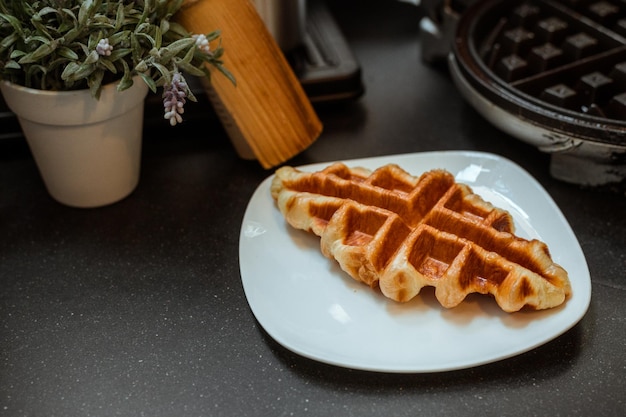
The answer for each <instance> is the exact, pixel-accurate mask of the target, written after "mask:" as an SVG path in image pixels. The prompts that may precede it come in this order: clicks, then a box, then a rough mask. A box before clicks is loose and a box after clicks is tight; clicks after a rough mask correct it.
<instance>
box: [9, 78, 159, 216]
mask: <svg viewBox="0 0 626 417" xmlns="http://www.w3.org/2000/svg"><path fill="white" fill-rule="evenodd" d="M116 88H117V85H116V84H109V85H106V86H104V87H103V89H102V93H101V96H100V99H99V100H96V99H94V98H93V97H92V96H91V94H90V92H89V91H88V90H78V91H60V92H57V91H43V90H35V89H32V88H26V87H22V86H19V85H15V84H11V83H9V82H6V81H2V82H0V89H1V90H2V95H3V97H4V100H5V102H6V103H7V105H8V106H9V108H10V109H11V111H13V112H14V113H15V114H16V115H17V117H18V120H19V122H20V125H21V127H22V131H23V132H24V135H25V136H26V140H27V142H28V145H29V147H30V149H31V152H32V154H33V157H34V159H35V162H36V163H37V167H38V168H39V172H40V173H41V176H42V178H43V181H44V183H45V185H46V188H47V190H48V192H49V193H50V195H51V196H52V197H53V198H54V199H55V200H57V201H58V202H60V203H63V204H66V205H68V206H73V207H85V208H86V207H100V206H104V205H108V204H112V203H115V202H117V201H119V200H121V199H123V198H124V197H126V196H128V195H129V194H130V193H131V192H132V191H133V190H134V189H135V188H136V186H137V183H138V182H139V171H140V164H141V142H142V131H143V110H144V100H145V97H146V95H147V93H148V87H147V85H146V84H145V83H144V82H143V81H142V80H141V79H140V78H139V77H137V78H135V79H134V84H133V86H132V87H131V88H129V89H128V90H125V91H122V92H118V91H117V89H116Z"/></svg>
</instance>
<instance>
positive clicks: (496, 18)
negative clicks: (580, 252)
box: [420, 0, 626, 189]
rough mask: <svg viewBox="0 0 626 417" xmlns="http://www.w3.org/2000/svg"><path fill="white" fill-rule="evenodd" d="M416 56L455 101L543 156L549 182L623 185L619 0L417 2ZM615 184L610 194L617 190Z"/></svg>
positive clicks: (625, 92) (623, 14)
mask: <svg viewBox="0 0 626 417" xmlns="http://www.w3.org/2000/svg"><path fill="white" fill-rule="evenodd" d="M422 6H423V7H424V8H425V11H426V13H425V17H424V18H423V19H422V21H421V22H420V31H421V34H422V35H423V40H422V41H423V49H422V53H423V59H424V60H425V61H426V62H430V63H434V62H436V61H440V60H446V61H447V63H448V68H449V70H450V75H451V77H452V80H453V81H454V83H455V85H456V86H457V88H458V90H459V91H460V92H461V94H462V96H463V97H464V98H465V99H466V100H467V101H468V102H469V103H470V104H471V105H472V106H473V107H474V108H475V109H476V110H477V111H478V112H479V113H480V114H481V115H482V116H483V117H485V118H486V119H487V120H489V121H490V122H491V123H492V124H493V125H494V126H496V127H497V128H499V129H501V130H502V131H504V132H506V133H508V134H510V135H511V136H513V137H516V138H518V139H520V140H522V141H525V142H527V143H530V144H532V145H533V146H536V147H537V148H538V149H539V150H541V151H543V152H547V153H549V154H550V173H551V175H552V176H553V177H554V178H557V179H559V180H563V181H566V182H570V183H575V184H580V185H584V186H592V187H604V186H608V188H611V189H622V188H623V185H624V184H626V1H624V0H612V1H598V0H561V1H554V0H478V1H423V2H422ZM616 185H617V187H615V186H616Z"/></svg>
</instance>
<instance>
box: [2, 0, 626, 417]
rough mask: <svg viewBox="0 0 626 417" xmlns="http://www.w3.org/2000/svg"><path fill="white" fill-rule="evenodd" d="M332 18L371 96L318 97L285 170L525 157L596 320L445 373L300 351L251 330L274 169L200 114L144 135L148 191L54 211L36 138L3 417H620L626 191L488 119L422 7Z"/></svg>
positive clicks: (22, 196)
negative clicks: (556, 160)
mask: <svg viewBox="0 0 626 417" xmlns="http://www.w3.org/2000/svg"><path fill="white" fill-rule="evenodd" d="M330 8H331V11H332V12H333V14H334V16H335V18H336V20H337V22H338V23H339V25H340V27H341V29H342V31H343V33H344V35H345V37H346V39H347V41H348V43H349V45H350V47H351V48H352V51H353V52H354V54H355V56H356V57H357V59H358V61H359V63H360V64H361V68H362V80H363V83H364V85H365V94H364V95H363V96H362V97H361V98H359V99H357V100H351V101H348V102H345V103H336V104H333V105H320V106H319V107H318V113H319V116H320V118H321V119H322V121H323V123H324V132H323V134H322V136H321V137H320V138H319V139H318V140H317V141H316V142H315V143H314V144H313V145H312V146H311V147H310V148H309V149H308V150H306V151H305V152H303V153H302V154H300V155H298V156H297V157H295V158H293V160H291V161H288V163H289V164H290V165H301V164H306V163H314V162H325V161H330V160H338V159H353V158H362V157H371V156H378V155H391V154H398V153H410V152H420V151H432V150H477V151H484V152H491V153H495V154H497V155H501V156H503V157H506V158H508V159H510V160H512V161H514V162H516V163H517V164H519V165H520V166H522V167H523V168H524V169H526V170H527V171H528V172H529V173H530V174H531V175H532V176H533V177H534V178H536V179H537V180H538V181H539V183H541V185H542V186H543V187H544V188H545V189H546V190H547V192H548V193H549V194H550V195H551V196H552V198H553V199H554V201H555V202H556V204H557V205H558V206H559V208H560V209H561V210H562V212H563V213H564V215H565V217H566V219H567V220H568V222H569V223H570V225H571V227H572V229H573V230H574V232H575V234H576V237H577V238H578V240H579V242H580V245H581V247H582V249H583V251H584V253H585V256H586V259H587V263H588V266H589V270H590V273H591V279H592V298H591V305H590V308H589V310H588V312H587V314H586V315H585V317H583V319H582V320H581V321H580V322H579V323H578V324H577V325H576V326H574V327H573V328H572V329H571V330H569V331H567V332H566V333H565V334H563V335H561V336H560V337H558V338H556V339H554V340H553V341H551V342H549V343H547V344H545V345H543V346H540V347H538V348H536V349H534V350H532V351H529V352H527V353H524V354H521V355H519V356H516V357H513V358H509V359H506V360H502V361H499V362H495V363H492V364H487V365H483V366H479V367H475V368H470V369H466V370H458V371H450V372H442V373H426V374H423V373H422V374H392V373H390V374H387V373H376V372H366V371H357V370H350V369H345V368H341V367H335V366H332V365H327V364H323V363H319V362H316V361H313V360H310V359H306V358H303V357H301V356H299V355H297V354H294V353H292V352H290V351H289V350H287V349H285V348H283V347H282V346H281V345H279V344H278V343H276V342H275V341H274V340H273V339H272V338H271V337H270V336H269V335H268V334H267V333H266V332H265V331H264V330H263V329H262V328H261V326H260V325H259V323H258V322H257V321H256V320H255V317H254V316H253V313H252V311H251V310H250V308H249V306H248V303H247V301H246V297H245V295H244V292H243V288H242V284H241V277H240V274H239V259H238V245H239V232H240V227H241V221H242V218H243V215H244V212H245V209H246V205H247V203H248V201H249V199H250V197H251V196H252V193H253V192H254V190H255V189H256V187H257V186H258V185H259V184H260V182H261V181H262V180H263V179H265V178H266V177H267V176H269V175H270V174H271V173H272V171H271V170H270V171H266V170H264V169H262V168H261V167H260V165H259V164H258V163H257V162H256V161H244V160H241V159H239V158H238V157H237V155H236V154H235V152H234V150H233V148H232V146H231V144H230V142H229V141H228V139H227V137H226V136H225V134H224V132H223V130H222V129H221V127H220V125H219V123H218V122H217V121H216V118H215V117H214V116H212V115H211V110H210V108H208V106H207V105H206V103H204V104H202V103H201V104H199V106H206V109H205V110H206V114H207V116H206V119H203V118H197V117H195V118H194V117H192V116H193V115H192V116H190V120H188V121H187V122H186V124H183V125H181V126H177V127H175V128H171V129H170V128H169V126H165V125H161V124H160V123H161V122H160V121H157V122H155V123H156V124H155V123H153V122H150V123H148V125H147V127H146V137H145V140H144V149H143V162H142V170H141V180H140V183H139V186H138V187H137V189H136V190H135V192H134V193H133V194H132V195H131V196H129V197H128V198H126V199H125V200H123V201H121V202H119V203H117V204H114V205H111V206H108V207H103V208H98V209H73V208H68V207H65V206H62V205H60V204H58V203H56V202H55V201H53V200H52V199H51V197H49V195H48V194H47V192H46V190H45V188H44V185H43V183H42V181H41V179H40V177H39V174H38V172H37V168H36V166H35V164H34V161H33V160H32V157H31V156H30V153H29V150H28V148H27V146H26V145H25V143H24V141H23V140H21V139H19V138H18V139H6V140H2V141H0V236H1V240H0V416H67V417H69V416H116V415H120V416H150V417H156V416H292V415H293V416H301V415H308V416H374V415H385V416H409V415H411V416H413V415H428V416H432V415H447V416H466V415H480V416H521V415H552V416H556V415H562V416H576V415H579V416H588V415H596V416H614V415H624V413H626V396H625V395H624V394H625V393H626V385H625V381H626V220H625V216H624V214H625V213H626V197H625V196H624V194H623V193H619V192H618V193H616V192H610V191H607V190H593V189H587V188H583V187H580V186H577V185H572V184H567V183H564V182H561V181H558V180H555V179H553V178H552V177H551V176H550V174H549V155H546V154H543V153H541V152H539V151H538V150H536V149H535V148H534V147H531V146H529V145H526V144H524V143H523V142H521V141H519V140H517V139H514V138H511V137H509V136H507V135H506V134H504V133H502V132H500V131H498V130H497V129H496V128H494V127H493V126H492V125H491V124H490V123H488V122H487V121H485V120H484V119H483V118H481V117H480V116H479V115H478V114H477V113H476V112H475V111H474V110H473V109H472V108H471V107H470V106H469V105H468V104H467V103H466V102H464V101H463V99H462V98H461V96H460V95H459V94H458V92H457V90H456V88H455V87H454V85H453V84H452V82H451V80H450V78H449V76H448V74H447V72H446V70H445V68H442V67H439V66H431V65H426V64H424V63H423V62H422V59H421V54H420V51H421V45H420V33H419V19H420V17H421V16H420V11H419V9H418V8H416V7H414V6H411V5H409V4H406V3H400V2H397V1H390V0H387V1H384V0H378V1H376V0H368V1H363V0H361V1H355V0H350V1H348V0H342V1H335V2H332V5H331V7H330ZM227 53H236V51H227ZM157 120H158V119H157ZM163 123H165V122H163ZM198 129H199V130H201V131H203V132H204V133H200V134H197V133H194V131H195V130H198ZM277 296H280V295H279V294H277ZM485 343H488V341H485ZM462 348H463V347H462V346H459V349H462Z"/></svg>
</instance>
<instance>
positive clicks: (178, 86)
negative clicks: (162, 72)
mask: <svg viewBox="0 0 626 417" xmlns="http://www.w3.org/2000/svg"><path fill="white" fill-rule="evenodd" d="M186 91H187V83H186V82H185V79H184V78H183V76H182V75H181V74H180V73H178V72H177V73H175V74H174V76H173V77H172V82H171V84H169V85H166V86H165V87H164V88H163V108H164V109H165V114H164V116H163V117H164V118H165V119H168V120H169V121H170V125H172V126H176V124H177V123H182V122H183V117H182V116H181V114H183V113H184V112H185V108H184V106H185V103H186V102H187V100H186V97H187V93H186Z"/></svg>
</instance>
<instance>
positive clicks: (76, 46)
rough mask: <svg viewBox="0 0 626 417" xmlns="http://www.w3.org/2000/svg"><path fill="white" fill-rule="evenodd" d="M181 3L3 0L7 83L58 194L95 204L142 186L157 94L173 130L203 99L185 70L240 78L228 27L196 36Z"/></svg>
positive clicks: (0, 76)
mask: <svg viewBox="0 0 626 417" xmlns="http://www.w3.org/2000/svg"><path fill="white" fill-rule="evenodd" d="M182 3H183V0H134V1H132V0H124V1H122V0H118V1H113V0H85V1H80V0H34V1H29V2H26V1H13V0H0V88H1V91H2V95H3V97H4V99H5V101H6V103H7V105H8V106H9V108H10V109H11V110H12V111H13V112H14V113H15V114H16V115H17V117H18V120H19V121H20V125H21V127H22V131H23V132H24V135H25V137H26V139H27V142H28V145H29V147H30V149H31V151H32V153H33V157H34V159H35V161H36V163H37V166H38V168H39V171H40V172H41V175H42V178H43V179H44V183H45V185H46V188H47V189H48V191H49V193H50V194H51V195H52V197H53V198H55V199H56V200H58V201H60V202H61V203H64V204H67V205H70V206H76V207H96V206H102V205H106V204H110V203H113V202H115V201H118V200H120V199H122V198H124V197H126V196H127V195H128V194H130V193H131V192H132V191H133V190H134V189H135V187H136V185H137V183H138V180H139V164H140V159H141V158H140V154H141V137H142V128H143V126H142V123H143V109H144V99H145V97H146V95H147V94H148V90H150V91H152V92H153V93H156V92H157V90H158V89H159V88H162V90H163V93H162V94H163V106H164V118H165V119H166V121H165V122H164V123H167V122H168V121H169V124H171V125H172V126H174V125H176V124H178V123H180V122H182V115H183V113H184V105H185V103H186V101H187V100H191V101H196V98H195V97H194V95H193V93H192V91H191V90H190V89H189V87H188V85H187V82H186V80H185V76H187V77H189V76H192V77H208V78H210V76H211V74H212V73H213V72H214V70H216V71H217V72H219V73H221V75H223V76H226V77H228V78H229V79H231V81H233V82H234V79H233V77H232V75H231V74H230V73H229V72H228V70H227V69H226V68H224V66H223V63H222V61H221V59H220V58H221V56H222V54H223V52H224V51H223V48H222V46H221V44H220V33H219V31H218V30H215V31H214V32H211V33H207V34H191V33H189V32H188V31H187V30H186V29H185V28H184V27H183V26H182V25H180V24H178V23H177V22H176V20H175V19H174V17H175V14H176V12H177V11H178V10H179V9H180V7H181V6H182ZM112 100H117V101H112ZM127 119H128V120H127ZM118 124H119V126H118ZM81 129H86V131H82V130H81ZM125 166H128V167H129V168H128V171H126V170H125V168H124V167H125Z"/></svg>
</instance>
